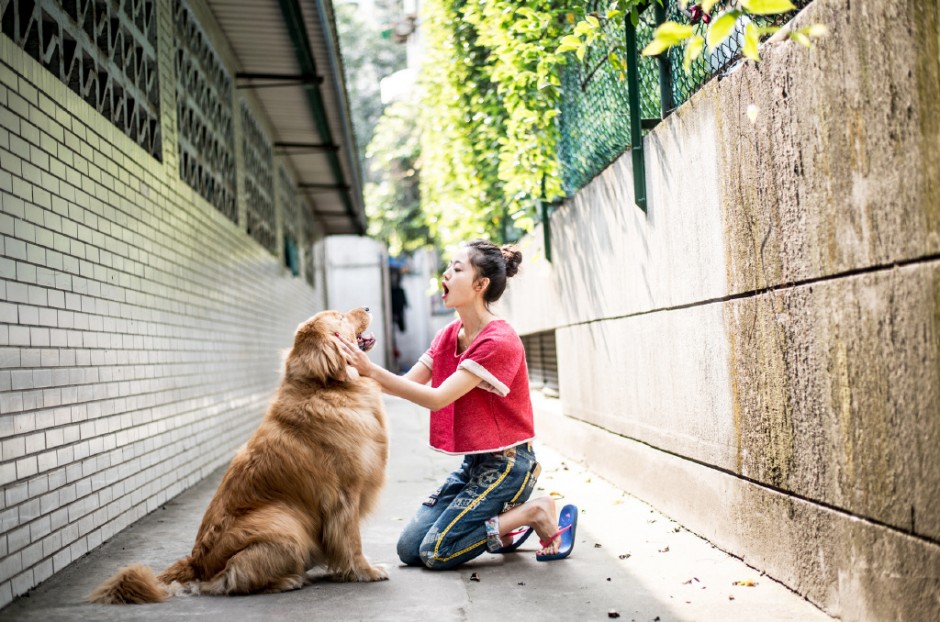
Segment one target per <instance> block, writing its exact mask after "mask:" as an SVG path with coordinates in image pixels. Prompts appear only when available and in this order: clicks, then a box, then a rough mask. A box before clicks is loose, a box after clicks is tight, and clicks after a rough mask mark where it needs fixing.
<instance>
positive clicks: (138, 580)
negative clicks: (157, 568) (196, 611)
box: [85, 557, 196, 605]
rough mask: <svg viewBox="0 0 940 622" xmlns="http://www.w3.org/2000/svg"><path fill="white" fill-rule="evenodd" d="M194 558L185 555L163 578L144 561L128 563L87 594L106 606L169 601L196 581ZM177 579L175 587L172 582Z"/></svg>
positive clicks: (89, 597)
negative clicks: (155, 573)
mask: <svg viewBox="0 0 940 622" xmlns="http://www.w3.org/2000/svg"><path fill="white" fill-rule="evenodd" d="M195 578H196V577H195V572H194V571H193V567H192V563H191V558H189V557H185V558H183V559H181V560H179V561H177V562H176V563H174V564H173V565H172V566H170V567H169V568H167V569H166V570H164V571H163V574H161V575H160V576H159V577H157V576H154V574H153V570H151V569H150V568H148V567H147V566H144V565H143V564H133V565H130V566H124V567H123V568H121V569H120V570H118V571H117V573H116V574H115V575H114V576H113V577H111V578H110V579H108V580H107V581H105V582H104V583H102V584H101V585H99V586H98V587H97V588H95V590H94V591H93V592H92V593H91V594H89V595H88V596H86V597H85V600H87V601H88V602H91V603H98V604H102V605H141V604H144V603H160V602H163V601H165V600H166V599H167V598H169V597H170V596H173V595H174V594H175V593H176V592H179V591H180V589H179V588H181V587H183V586H187V585H188V584H190V583H192V582H193V581H195ZM174 582H176V585H174V586H173V587H175V588H177V589H176V590H174V589H171V584H173V583H174Z"/></svg>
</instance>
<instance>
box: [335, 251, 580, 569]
mask: <svg viewBox="0 0 940 622" xmlns="http://www.w3.org/2000/svg"><path fill="white" fill-rule="evenodd" d="M521 261H522V254H521V253H520V252H519V251H517V250H515V248H513V247H510V246H504V247H502V248H500V247H498V246H496V245H494V244H491V243H489V242H486V241H483V240H475V241H473V242H469V243H467V244H465V245H464V246H462V247H461V248H460V249H459V250H458V251H457V252H456V253H455V255H454V257H453V258H452V260H451V262H450V264H449V265H448V267H447V270H446V271H445V272H444V275H443V279H442V281H441V287H442V289H443V301H444V305H445V306H447V307H448V308H451V309H455V310H456V311H457V315H458V319H456V320H454V321H453V322H452V323H451V324H449V325H448V326H446V327H444V328H443V329H442V330H441V331H440V332H439V333H438V334H437V336H436V337H435V338H434V341H433V342H432V343H431V347H430V349H428V351H427V352H426V353H425V354H424V355H422V356H421V359H420V362H419V363H418V364H416V365H415V366H414V367H413V368H412V369H411V370H410V371H409V372H408V373H407V374H405V375H404V376H397V375H395V374H393V373H391V372H389V371H388V370H386V369H383V368H382V367H380V366H378V365H375V364H374V363H372V362H371V361H370V360H369V358H368V357H367V356H366V354H365V353H364V352H361V351H360V350H359V348H358V347H356V344H354V343H352V342H349V341H347V340H345V339H344V338H343V337H340V336H339V335H337V338H338V339H339V340H340V341H341V343H342V347H343V351H344V353H345V355H346V359H347V361H348V362H349V364H350V365H352V366H353V367H355V368H356V369H357V370H358V371H359V373H360V374H362V375H363V376H368V377H370V378H372V379H374V380H376V381H377V382H378V383H379V384H380V385H381V386H382V388H383V389H384V390H385V391H387V392H388V393H391V394H393V395H397V396H399V397H402V398H404V399H407V400H409V401H411V402H413V403H415V404H418V405H419V406H423V407H425V408H428V409H430V410H431V439H430V443H431V446H432V447H434V448H435V449H437V450H439V451H442V452H445V453H448V454H454V455H462V456H464V459H463V463H462V464H461V465H460V468H458V469H457V470H456V471H454V472H453V473H451V474H450V476H449V477H448V478H447V481H446V482H444V484H443V485H442V486H441V487H440V488H439V489H438V490H437V491H436V492H434V493H433V494H432V495H431V496H430V497H428V499H427V500H426V501H425V502H424V503H423V504H422V505H421V506H420V507H419V508H418V511H417V513H416V514H415V515H414V517H413V518H412V519H411V521H410V522H409V523H408V524H407V525H406V526H405V529H404V531H403V532H402V534H401V537H400V538H399V541H398V555H399V557H400V558H401V560H402V562H404V563H405V564H408V565H422V564H423V565H425V566H427V567H428V568H434V569H442V570H443V569H448V568H453V567H455V566H457V565H459V564H462V563H464V562H466V561H469V560H471V559H473V558H474V557H477V556H478V555H480V554H481V553H483V552H484V551H485V550H489V551H491V552H494V553H506V552H510V551H513V550H515V549H516V548H517V547H518V546H519V545H520V544H521V543H522V541H523V540H524V539H525V538H526V537H528V536H529V534H531V533H532V531H535V533H536V534H538V536H539V539H540V541H541V546H542V548H541V549H540V550H539V551H538V552H537V553H536V559H538V560H539V561H548V560H554V559H561V558H563V557H567V556H568V554H569V553H570V552H571V549H572V547H573V546H574V535H575V534H574V529H575V527H576V523H577V512H578V511H577V508H576V507H575V506H573V505H567V506H565V507H564V508H562V511H561V515H560V518H559V520H558V521H557V523H556V518H555V517H556V511H555V503H554V500H553V499H552V498H551V497H550V496H545V497H539V498H537V499H533V500H531V501H529V496H530V495H531V494H532V490H533V488H534V487H535V482H536V479H537V478H538V474H539V465H538V463H537V462H536V460H535V454H534V453H533V451H532V444H531V440H532V438H533V437H534V435H535V432H534V425H533V418H532V403H531V401H530V399H529V378H528V371H527V369H526V364H525V352H524V350H523V347H522V341H521V340H520V339H519V336H518V335H517V334H516V332H515V331H514V330H513V329H512V327H511V326H509V324H508V323H507V322H506V321H504V320H501V319H498V318H497V317H496V316H495V315H493V313H491V311H490V304H491V303H494V302H496V301H497V300H498V299H499V297H500V296H501V295H502V294H503V291H504V290H505V289H506V279H507V278H510V277H512V276H513V275H514V274H516V271H517V270H518V268H519V263H520V262H521ZM428 382H430V385H428Z"/></svg>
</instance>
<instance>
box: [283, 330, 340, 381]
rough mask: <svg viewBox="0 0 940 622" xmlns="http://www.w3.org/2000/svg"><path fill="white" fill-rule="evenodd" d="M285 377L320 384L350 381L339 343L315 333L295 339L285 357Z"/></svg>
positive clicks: (329, 336)
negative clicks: (313, 381)
mask: <svg viewBox="0 0 940 622" xmlns="http://www.w3.org/2000/svg"><path fill="white" fill-rule="evenodd" d="M287 375H288V376H290V377H293V378H298V379H305V380H315V381H317V382H320V383H322V384H326V383H327V382H329V381H330V380H338V381H340V382H345V381H346V380H347V379H348V377H349V375H348V372H347V370H346V357H345V356H343V352H342V350H341V349H340V344H339V342H338V341H337V340H336V339H335V338H334V337H333V336H332V335H324V334H323V333H322V332H321V331H316V330H308V331H304V332H303V333H302V334H298V335H297V338H296V339H295V341H294V347H293V349H292V350H291V351H290V354H288V356H287Z"/></svg>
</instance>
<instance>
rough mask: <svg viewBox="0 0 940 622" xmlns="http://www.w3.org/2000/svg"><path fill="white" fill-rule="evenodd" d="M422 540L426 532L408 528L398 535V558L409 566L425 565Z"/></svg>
mask: <svg viewBox="0 0 940 622" xmlns="http://www.w3.org/2000/svg"><path fill="white" fill-rule="evenodd" d="M422 540H424V534H417V533H413V532H411V531H409V530H408V529H407V528H406V529H405V530H404V531H403V532H402V533H401V535H400V536H399V537H398V546H397V548H398V559H400V560H401V562H402V563H403V564H406V565H408V566H422V565H424V561H422V559H421V552H420V548H421V541H422Z"/></svg>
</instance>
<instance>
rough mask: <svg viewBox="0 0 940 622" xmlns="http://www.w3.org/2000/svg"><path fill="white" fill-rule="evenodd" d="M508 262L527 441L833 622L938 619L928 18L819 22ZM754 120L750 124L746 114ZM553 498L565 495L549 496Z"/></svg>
mask: <svg viewBox="0 0 940 622" xmlns="http://www.w3.org/2000/svg"><path fill="white" fill-rule="evenodd" d="M817 22H818V23H823V24H825V25H826V26H827V27H828V28H829V30H830V35H829V36H828V37H826V38H824V39H822V40H820V41H819V42H818V44H817V46H816V47H815V48H814V49H812V50H807V49H805V48H803V47H801V46H799V45H797V44H795V43H793V42H790V41H788V40H783V41H780V42H772V43H769V44H765V45H763V46H762V47H761V55H762V58H763V60H762V62H761V63H760V64H759V65H754V64H753V63H746V64H742V65H740V66H738V67H736V68H735V69H734V70H732V71H731V72H729V73H728V74H727V75H724V76H722V77H721V78H719V79H715V80H712V81H711V82H709V83H708V84H707V85H706V86H705V87H704V88H703V89H702V90H701V91H700V92H699V93H697V94H696V95H695V96H694V97H693V98H692V99H691V100H690V101H689V102H688V103H686V104H685V105H683V106H682V107H681V108H680V109H679V110H677V111H676V112H675V113H674V114H672V115H671V116H670V117H669V118H668V119H667V120H665V121H664V122H663V123H661V124H660V125H659V126H658V127H657V128H655V129H654V130H653V131H651V132H650V133H649V135H647V136H646V137H645V140H644V147H645V151H646V174H647V179H648V180H649V181H648V192H649V210H648V213H646V214H644V213H643V212H642V211H640V210H638V209H637V208H636V207H635V206H634V205H633V201H632V188H633V180H632V171H631V168H630V158H629V154H628V155H627V156H625V157H622V158H621V159H620V160H618V161H617V162H615V163H614V164H613V165H611V166H610V167H609V168H608V169H607V170H606V171H604V172H603V173H602V174H601V175H600V176H598V177H597V178H596V179H594V180H593V181H592V182H591V183H590V184H589V185H588V186H587V187H586V188H585V189H583V190H582V191H581V192H579V193H578V195H577V196H575V197H574V198H573V199H572V200H570V201H568V202H567V203H566V204H565V205H564V206H562V208H561V209H560V210H558V211H557V212H555V213H554V214H553V216H552V218H551V222H550V228H551V241H552V249H553V260H554V261H553V262H552V263H549V262H547V261H546V260H545V258H544V253H543V251H542V248H541V240H542V231H541V230H538V231H535V232H534V233H533V235H531V236H529V237H527V238H526V239H525V240H524V241H523V243H522V245H523V252H524V254H525V255H526V260H525V262H524V266H525V271H524V272H523V273H522V275H521V276H520V277H519V278H518V279H514V282H513V283H512V285H511V287H510V293H509V294H508V298H507V299H506V301H505V303H504V304H503V307H502V310H503V312H504V313H505V315H506V316H507V318H508V319H509V320H510V321H511V322H512V323H513V324H514V326H516V328H517V330H519V332H520V333H522V334H526V333H532V332H537V331H541V330H550V329H554V330H555V331H556V334H557V343H558V365H559V375H560V386H561V396H560V399H559V400H557V401H556V400H549V399H543V398H540V399H537V400H536V403H537V410H538V417H539V421H538V433H539V435H540V437H541V438H542V439H543V440H544V441H545V442H547V443H551V444H553V445H556V446H558V447H559V448H560V449H562V450H563V451H567V452H568V453H569V454H570V455H571V456H572V457H575V458H579V459H581V460H583V461H585V462H587V463H588V465H589V466H591V467H592V468H593V469H595V470H597V471H598V472H600V473H602V474H603V475H605V476H606V477H608V478H610V479H611V480H612V481H614V482H615V483H617V484H618V485H621V486H623V487H624V488H625V489H626V490H628V491H631V492H632V493H634V494H636V495H637V496H639V497H641V498H643V499H644V500H646V501H649V502H650V503H652V504H654V505H655V506H657V507H658V508H659V509H661V510H663V511H664V512H666V513H668V514H669V515H671V516H672V517H673V518H675V519H677V520H679V521H681V522H682V523H683V524H684V525H685V526H687V527H688V528H689V529H691V530H692V531H695V532H697V533H699V534H701V535H703V536H704V537H706V538H708V539H709V540H711V541H713V542H714V543H716V544H717V545H718V546H720V547H722V548H723V549H725V550H727V551H729V552H730V553H732V554H734V555H737V556H740V557H742V558H744V560H745V561H746V562H748V563H749V564H752V565H754V566H755V567H756V568H759V569H761V570H763V571H765V572H767V573H768V574H769V575H770V576H772V577H774V578H776V579H778V580H780V581H782V582H784V583H785V584H787V585H788V586H790V587H791V588H793V589H794V590H796V591H797V592H798V593H800V594H802V595H804V596H805V597H807V598H808V599H810V600H811V601H812V602H814V603H816V604H817V605H818V606H819V607H821V608H822V609H823V610H825V611H826V612H828V613H830V614H832V615H834V616H838V617H841V618H842V619H846V620H894V619H905V620H926V619H932V617H931V616H934V615H935V614H936V611H938V610H940V519H938V517H940V449H938V447H940V9H938V5H937V3H936V2H935V1H934V0H907V1H902V2H892V3H886V2H879V1H878V0H855V1H854V2H851V3H850V2H849V0H816V2H814V3H813V4H811V5H810V6H809V7H808V8H807V9H806V10H804V11H803V12H802V13H801V14H800V15H799V16H798V17H797V19H796V21H795V25H796V26H801V25H808V24H811V23H817ZM750 104H755V105H756V106H757V107H758V108H759V110H760V113H759V116H758V118H757V120H756V122H754V123H752V122H751V121H749V120H748V118H747V115H746V110H747V108H748V106H749V105H750ZM571 494H576V493H575V492H574V491H572V493H571Z"/></svg>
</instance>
